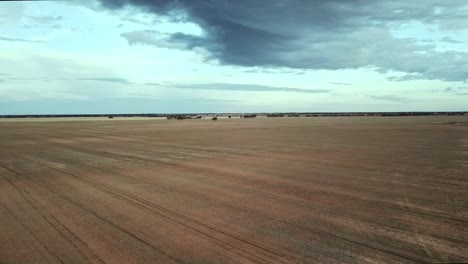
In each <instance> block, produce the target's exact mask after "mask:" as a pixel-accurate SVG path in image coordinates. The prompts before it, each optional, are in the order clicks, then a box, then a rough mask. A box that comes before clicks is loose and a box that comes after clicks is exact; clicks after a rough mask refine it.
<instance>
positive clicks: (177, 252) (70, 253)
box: [0, 116, 468, 263]
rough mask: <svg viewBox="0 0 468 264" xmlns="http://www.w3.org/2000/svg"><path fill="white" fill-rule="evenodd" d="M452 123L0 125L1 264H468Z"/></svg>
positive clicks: (465, 191)
mask: <svg viewBox="0 0 468 264" xmlns="http://www.w3.org/2000/svg"><path fill="white" fill-rule="evenodd" d="M449 121H451V122H467V121H468V117H466V116H465V117H463V116H462V117H397V118H394V117H388V118H384V117H342V118H340V117H334V118H268V119H267V118H263V119H260V118H257V119H231V120H229V119H222V120H218V121H211V120H184V121H177V120H145V119H140V120H119V118H115V119H113V120H105V119H102V120H99V119H97V120H92V121H85V120H79V119H77V120H75V121H64V120H59V121H54V122H49V121H41V122H34V121H27V122H22V121H17V122H2V121H0V263H413V262H415V263H419V262H423V263H434V262H442V263H449V262H468V126H466V125H457V124H456V123H451V124H447V123H446V122H449Z"/></svg>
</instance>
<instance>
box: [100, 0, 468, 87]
mask: <svg viewBox="0 0 468 264" xmlns="http://www.w3.org/2000/svg"><path fill="white" fill-rule="evenodd" d="M100 2H101V3H102V5H103V6H104V7H106V8H109V9H118V8H125V7H127V6H132V7H138V8H141V9H142V10H143V11H145V12H151V13H154V14H157V15H161V16H167V17H169V18H172V19H174V20H178V21H183V22H192V23H196V24H198V25H199V26H200V27H201V28H202V29H203V30H204V33H203V35H201V36H200V35H190V34H185V33H181V32H178V33H173V34H168V33H161V32H158V31H157V30H156V29H151V30H136V31H129V32H124V33H122V37H124V38H125V39H126V40H127V41H128V43H129V44H131V45H155V46H159V47H165V48H171V49H183V50H185V49H189V50H190V49H200V48H201V49H204V50H206V51H207V54H208V59H213V60H216V61H218V62H220V63H222V64H229V65H239V66H249V67H254V66H255V67H288V68H298V69H327V70H337V69H356V68H363V67H371V68H376V69H377V70H378V71H379V72H383V73H384V72H388V71H397V72H403V73H405V74H406V75H407V76H408V77H405V76H404V77H402V78H401V79H400V80H408V79H438V80H445V81H465V80H467V79H468V76H467V74H466V72H468V52H466V51H463V52H461V51H451V50H448V51H439V50H436V49H435V46H434V45H433V44H427V43H426V44H421V43H420V42H418V41H417V40H415V39H410V38H397V37H395V36H394V35H393V34H392V33H391V30H390V28H391V27H401V26H404V25H405V24H407V23H410V22H420V23H423V24H426V25H432V26H436V27H438V28H439V29H440V30H452V31H453V30H463V29H467V28H468V8H467V5H468V2H467V1H466V0H451V1H446V0H414V1H406V0H382V1H375V0H329V1H322V0H288V1H272V2H265V1H263V0H239V1H230V0H218V1H209V0H199V1H192V0H157V1H153V0H151V1H150V0H119V1H116V0H100ZM445 41H449V42H450V41H451V40H450V39H446V40H445ZM452 42H453V41H452ZM435 62H436V63H435Z"/></svg>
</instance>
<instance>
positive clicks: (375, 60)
mask: <svg viewBox="0 0 468 264" xmlns="http://www.w3.org/2000/svg"><path fill="white" fill-rule="evenodd" d="M355 111H369V112H374V111H468V1H466V0H450V1H446V0H413V1H407V0H380V1H375V0H329V1H321V0H276V1H275V0H269V1H267V0H238V1H231V0H216V1H214V0H197V1H194V0H151V1H150V0H69V1H0V114H3V115H9V114H104V113H199V112H226V113H228V112H355Z"/></svg>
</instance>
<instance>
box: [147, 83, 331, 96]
mask: <svg viewBox="0 0 468 264" xmlns="http://www.w3.org/2000/svg"><path fill="white" fill-rule="evenodd" d="M147 85H156V86H163V85H161V84H158V83H154V84H153V83H147ZM167 86H169V87H172V88H177V89H196V90H221V91H243V92H295V93H314V94H315V93H329V92H331V90H327V89H301V88H291V87H273V86H267V85H256V84H231V83H205V84H169V85H167Z"/></svg>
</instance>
